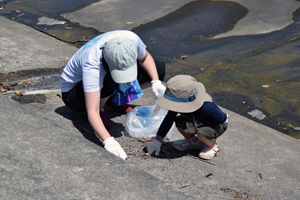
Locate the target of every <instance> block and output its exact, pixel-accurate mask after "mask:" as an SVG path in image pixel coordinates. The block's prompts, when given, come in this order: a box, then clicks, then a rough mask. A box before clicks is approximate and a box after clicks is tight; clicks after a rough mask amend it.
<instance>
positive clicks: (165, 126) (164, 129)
mask: <svg viewBox="0 0 300 200" xmlns="http://www.w3.org/2000/svg"><path fill="white" fill-rule="evenodd" d="M177 114H178V113H177V112H173V111H170V110H169V111H168V113H167V115H166V116H165V118H164V120H163V121H162V123H161V124H160V127H159V129H158V131H157V135H159V136H161V137H163V138H164V137H165V136H166V135H167V133H168V131H169V130H170V129H171V127H172V125H173V123H174V121H175V119H176V116H177Z"/></svg>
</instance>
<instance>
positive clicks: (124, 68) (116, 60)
mask: <svg viewBox="0 0 300 200" xmlns="http://www.w3.org/2000/svg"><path fill="white" fill-rule="evenodd" d="M103 56H104V59H105V61H106V62H107V64H108V66H109V70H110V73H111V77H112V78H113V80H114V81H115V82H116V83H128V82H131V81H134V80H135V79H136V78H137V48H136V46H135V45H134V43H133V42H132V41H131V40H129V39H127V38H122V37H117V38H114V39H111V40H109V41H108V42H107V44H106V45H105V46H104V49H103Z"/></svg>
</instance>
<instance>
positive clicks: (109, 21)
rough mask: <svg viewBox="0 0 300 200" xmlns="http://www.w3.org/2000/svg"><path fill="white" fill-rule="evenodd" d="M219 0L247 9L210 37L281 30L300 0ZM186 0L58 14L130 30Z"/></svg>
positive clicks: (117, 1) (105, 0) (117, 0)
mask: <svg viewBox="0 0 300 200" xmlns="http://www.w3.org/2000/svg"><path fill="white" fill-rule="evenodd" d="M221 1H230V2H236V3H239V4H240V5H242V6H244V7H246V8H247V9H248V10H249V12H248V14H247V15H246V17H245V18H243V19H242V20H240V21H239V22H238V23H237V24H236V25H235V27H234V29H233V30H231V31H229V32H226V33H223V34H220V35H217V36H215V37H214V38H222V37H229V36H237V35H252V34H262V33H269V32H273V31H276V30H281V29H283V28H284V27H286V26H288V25H289V24H291V23H292V22H293V20H292V17H293V16H292V15H293V12H295V11H296V9H298V8H299V6H300V2H299V1H295V0H285V1H282V0H267V1H266V0H264V1H260V0H252V1H248V0H221ZM190 2H193V1H191V0H185V1H170V0H163V1H147V0H143V1H139V2H138V3H136V1H135V0H130V1H128V0H127V1H125V0H114V1H109V0H102V1H99V2H96V3H93V4H91V5H89V6H86V7H85V8H83V9H80V10H77V11H74V12H70V13H65V14H62V16H63V17H64V18H66V19H69V20H70V21H72V22H78V23H79V24H80V25H82V26H87V27H93V28H95V29H97V30H98V31H100V32H106V31H110V30H116V29H127V30H131V29H133V28H135V27H138V26H139V25H141V24H146V23H148V22H151V21H154V20H157V19H159V18H161V17H163V16H165V15H167V14H169V13H171V12H174V11H175V10H177V9H179V8H180V7H181V6H183V5H185V4H187V3H190Z"/></svg>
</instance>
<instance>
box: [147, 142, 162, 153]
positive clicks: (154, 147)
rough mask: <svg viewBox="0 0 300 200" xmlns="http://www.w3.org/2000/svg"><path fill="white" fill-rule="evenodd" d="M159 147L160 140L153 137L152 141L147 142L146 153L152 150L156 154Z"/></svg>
mask: <svg viewBox="0 0 300 200" xmlns="http://www.w3.org/2000/svg"><path fill="white" fill-rule="evenodd" d="M160 147H161V142H160V141H158V140H155V139H154V140H153V141H152V142H149V143H148V144H147V150H148V154H149V155H151V154H152V153H153V152H155V155H156V156H158V155H159V152H160Z"/></svg>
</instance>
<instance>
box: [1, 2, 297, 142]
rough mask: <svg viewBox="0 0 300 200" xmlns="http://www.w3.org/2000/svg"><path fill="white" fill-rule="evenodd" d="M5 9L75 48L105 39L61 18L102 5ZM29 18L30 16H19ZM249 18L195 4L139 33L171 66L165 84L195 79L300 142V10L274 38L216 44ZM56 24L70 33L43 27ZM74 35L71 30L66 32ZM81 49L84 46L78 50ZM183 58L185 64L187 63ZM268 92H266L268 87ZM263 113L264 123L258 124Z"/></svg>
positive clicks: (228, 104) (223, 5) (234, 9)
mask: <svg viewBox="0 0 300 200" xmlns="http://www.w3.org/2000/svg"><path fill="white" fill-rule="evenodd" d="M5 2H6V3H5V4H4V1H2V2H1V1H0V5H1V3H2V5H3V6H4V7H5V9H2V10H0V14H1V15H2V16H5V17H7V18H11V19H12V20H15V21H17V22H20V23H23V24H26V25H28V26H31V27H35V26H37V28H39V29H42V30H45V31H47V32H48V33H49V34H51V35H53V34H55V36H56V37H59V38H62V39H64V40H68V41H76V40H78V39H82V38H87V39H90V38H93V37H95V36H96V35H98V34H100V32H99V31H97V30H95V29H92V28H87V27H82V26H79V25H78V24H76V23H72V22H69V21H68V20H65V19H63V18H62V17H60V14H61V13H64V12H70V11H72V10H76V9H77V8H80V7H82V6H85V5H88V4H89V3H92V2H95V1H85V2H76V1H75V0H73V1H62V2H61V1H37V0H35V1H33V0H28V1H24V2H22V3H14V2H15V1H5ZM16 9H19V10H22V13H23V15H21V14H20V13H17V12H16ZM248 12H249V11H248V10H247V8H245V7H243V6H241V5H240V4H237V3H234V2H222V1H194V2H192V3H190V4H187V5H185V6H183V7H182V8H180V9H178V10H177V11H175V12H173V13H170V14H169V15H167V16H165V17H163V18H161V19H158V20H156V21H154V22H151V23H148V24H143V25H141V26H140V27H137V28H135V29H133V31H134V32H136V33H138V34H139V35H140V37H141V38H142V39H143V41H144V42H145V43H146V45H147V48H148V51H150V52H151V53H152V55H153V56H154V57H155V58H158V59H161V60H163V61H165V62H166V63H167V77H166V80H167V79H169V78H170V77H172V76H174V75H176V74H190V75H193V76H194V77H195V78H196V79H197V80H198V81H201V82H203V83H204V84H205V86H206V88H207V92H208V93H209V94H211V96H212V97H213V99H214V101H215V102H216V103H217V104H219V105H221V106H223V107H225V108H227V109H230V110H232V111H234V112H237V113H239V114H241V115H243V116H246V117H248V118H250V119H253V120H255V121H257V122H259V123H262V124H265V125H267V126H270V127H272V128H274V129H276V130H279V131H281V132H283V133H285V134H289V135H290V136H293V137H295V138H300V131H299V130H297V129H298V128H299V127H300V105H299V104H300V103H299V102H300V93H299V92H298V88H299V86H300V82H299V80H300V57H299V49H300V39H299V38H300V9H299V8H298V9H297V8H295V12H294V13H293V20H294V23H293V24H291V25H289V26H287V27H286V28H284V29H282V30H279V31H274V32H271V33H267V34H260V35H248V36H238V37H227V38H220V39H212V38H213V37H214V36H216V35H218V34H221V33H226V32H227V31H229V30H232V29H233V28H234V25H235V24H236V23H237V22H238V21H239V20H240V19H242V18H243V17H245V16H246V15H247V13H248ZM42 16H47V17H52V18H55V19H58V20H64V21H66V24H64V25H54V26H47V25H37V23H38V18H40V17H42ZM66 26H67V27H72V28H73V29H72V30H66V29H65V27H66ZM74 43H75V44H77V45H79V46H80V45H81V44H82V43H78V42H74ZM182 56H186V57H185V58H184V59H181V57H182ZM263 86H266V87H263ZM253 110H259V111H262V113H263V114H264V115H265V116H266V117H265V118H264V119H263V120H259V119H257V118H255V117H252V116H251V115H250V114H249V113H251V111H253Z"/></svg>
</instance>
